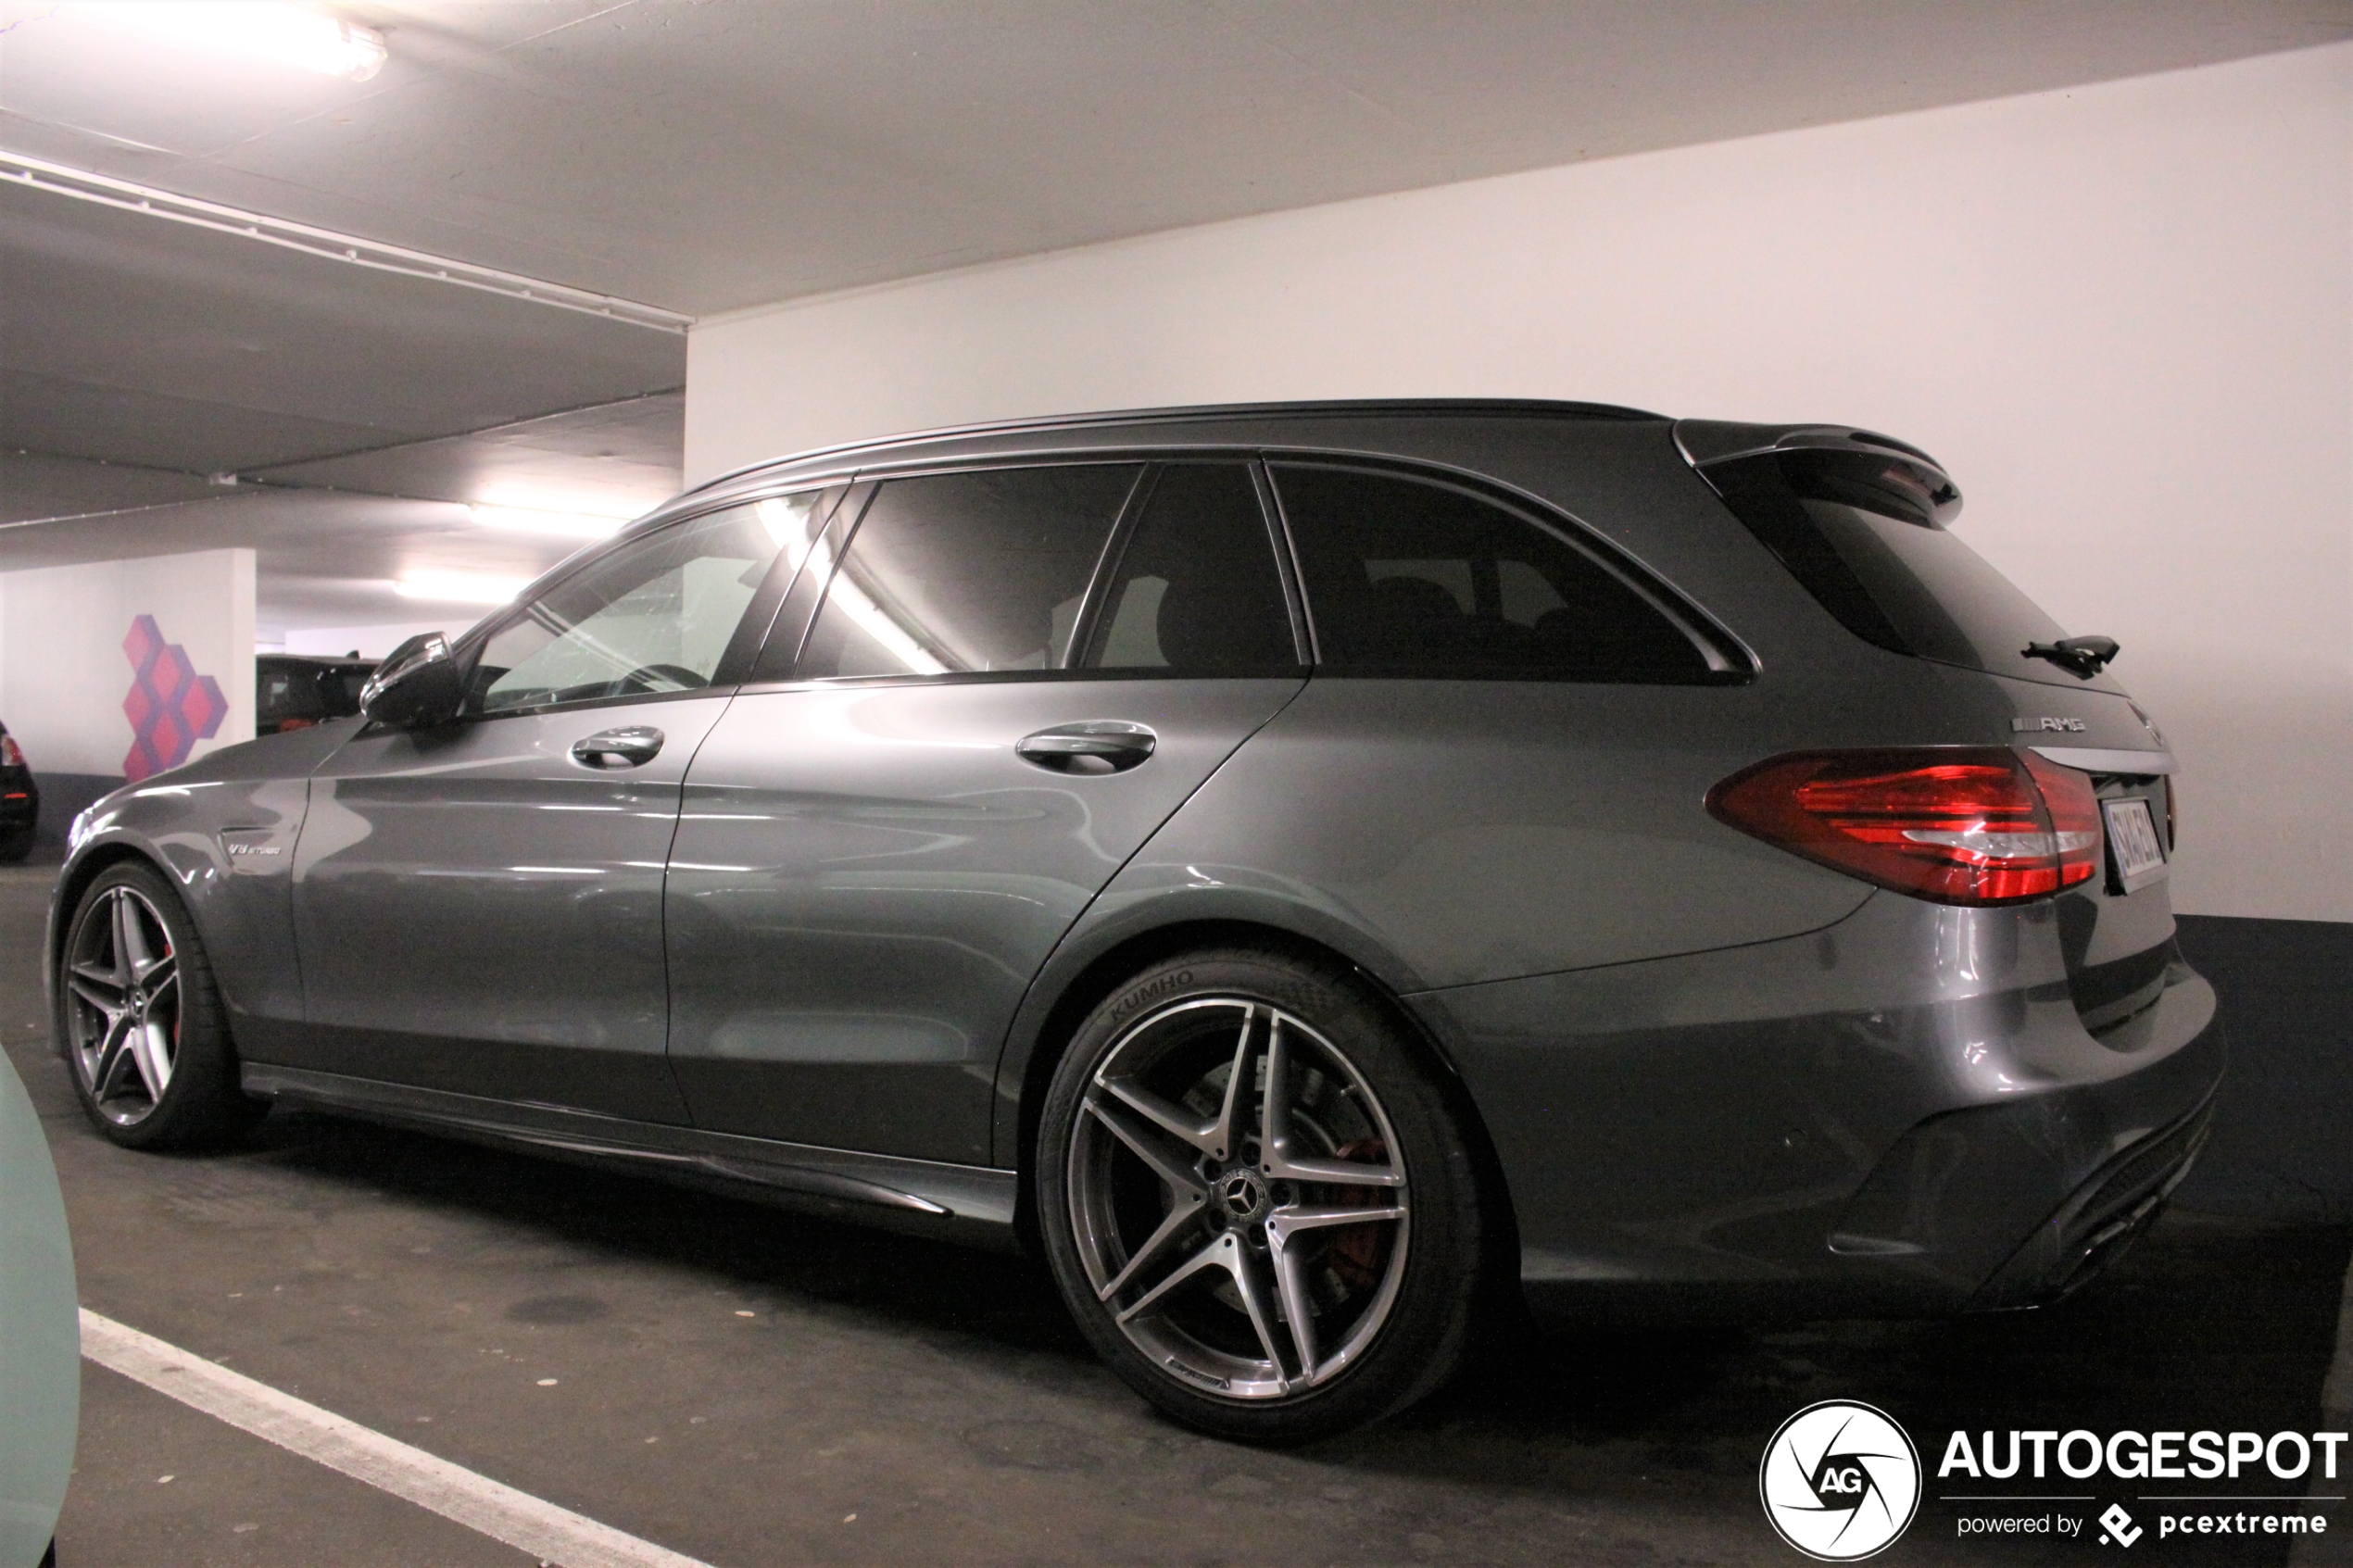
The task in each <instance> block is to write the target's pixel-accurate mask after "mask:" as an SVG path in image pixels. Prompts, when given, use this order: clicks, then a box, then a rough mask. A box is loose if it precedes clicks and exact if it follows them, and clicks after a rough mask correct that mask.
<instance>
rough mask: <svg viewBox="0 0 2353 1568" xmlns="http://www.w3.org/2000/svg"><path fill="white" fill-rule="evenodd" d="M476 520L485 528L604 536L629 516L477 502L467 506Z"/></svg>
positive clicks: (576, 536) (618, 529)
mask: <svg viewBox="0 0 2353 1568" xmlns="http://www.w3.org/2000/svg"><path fill="white" fill-rule="evenodd" d="M466 510H467V511H469V512H471V513H472V514H473V520H474V521H475V522H477V523H479V524H480V525H481V526H483V527H484V528H501V529H505V530H506V531H507V532H508V533H547V534H552V535H554V536H555V537H557V538H560V539H605V538H610V536H611V535H613V534H615V533H619V532H621V525H622V524H623V523H624V522H626V521H629V520H628V519H627V518H622V517H598V516H596V515H595V514H594V513H590V512H574V511H551V510H548V509H547V508H542V507H495V506H487V505H484V504H481V503H477V504H475V505H473V506H471V507H468V508H466Z"/></svg>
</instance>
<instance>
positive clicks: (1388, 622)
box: [1270, 464, 1714, 683]
mask: <svg viewBox="0 0 2353 1568" xmlns="http://www.w3.org/2000/svg"><path fill="white" fill-rule="evenodd" d="M1270 471H1271V472H1272V473H1273V474H1274V477H1275V487H1276V490H1277V493H1278V494H1279V495H1281V497H1282V504H1283V514H1284V517H1285V518H1286V519H1287V520H1288V521H1289V522H1290V531H1291V539H1292V543H1293V546H1294V547H1295V548H1296V549H1297V551H1298V553H1299V567H1300V573H1301V576H1302V587H1303V588H1304V590H1305V592H1306V596H1307V602H1308V607H1309V612H1310V615H1311V616H1312V618H1313V620H1314V621H1315V637H1316V643H1317V650H1318V657H1319V659H1320V660H1321V663H1322V667H1323V668H1324V669H1327V670H1328V671H1332V672H1334V673H1337V674H1351V675H1397V676H1427V677H1433V678H1450V677H1451V678H1468V679H1482V678H1483V679H1504V680H1510V679H1535V680H1559V681H1624V682H1660V683H1679V682H1704V681H1708V680H1711V679H1713V678H1714V674H1713V671H1712V670H1711V668H1710V665H1709V662H1708V660H1707V658H1706V656H1705V655H1704V654H1703V653H1701V651H1700V650H1699V648H1698V647H1697V646H1694V645H1693V643H1692V639H1691V638H1690V637H1689V636H1687V635H1686V634H1685V633H1683V631H1682V630H1681V628H1680V627H1678V626H1677V625H1676V624H1675V622H1674V621H1671V620H1669V619H1668V618H1667V616H1666V615H1665V614H1664V613H1662V612H1661V611H1660V610H1659V609H1658V608H1656V607H1655V605H1653V604H1652V603H1651V602H1650V601H1649V600H1648V599H1646V598H1645V597H1643V596H1642V595H1641V594H1638V593H1636V592H1635V591H1634V590H1633V589H1632V588H1631V587H1629V585H1628V584H1627V583H1625V582H1624V581H1622V580H1621V579H1620V578H1619V577H1618V576H1617V574H1616V573H1615V572H1613V571H1609V570H1608V569H1607V568H1605V567H1604V566H1603V565H1602V564H1601V563H1600V562H1598V561H1597V560H1595V559H1594V558H1592V557H1591V556H1588V555H1587V554H1586V553H1585V552H1584V551H1582V550H1579V549H1578V548H1577V547H1576V546H1572V545H1570V544H1569V543H1568V542H1567V540H1565V539H1563V538H1562V537H1560V536H1559V535H1558V534H1555V533H1552V532H1550V531H1548V530H1546V529H1543V528H1541V527H1539V526H1537V525H1536V524H1535V523H1534V522H1532V521H1529V520H1528V519H1526V518H1523V517H1521V516H1519V515H1518V514H1516V513H1515V512H1511V511H1508V510H1505V509H1504V508H1502V507H1500V506H1497V505H1495V504H1494V503H1492V502H1490V501H1486V500H1483V499H1481V498H1479V497H1478V496H1476V495H1468V494H1466V493H1465V492H1463V491H1460V490H1456V489H1453V488H1451V487H1449V486H1446V485H1442V484H1435V483H1428V482H1425V481H1422V480H1416V479H1407V478H1403V477H1401V476H1399V475H1396V474H1388V473H1371V472H1366V471H1365V470H1354V469H1340V468H1323V467H1318V466H1311V465H1307V464H1275V465H1272V466H1271V470H1270Z"/></svg>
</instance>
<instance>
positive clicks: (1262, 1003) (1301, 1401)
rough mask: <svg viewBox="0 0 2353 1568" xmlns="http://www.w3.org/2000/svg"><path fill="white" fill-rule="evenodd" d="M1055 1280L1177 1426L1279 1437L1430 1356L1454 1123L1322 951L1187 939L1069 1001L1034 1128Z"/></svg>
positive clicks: (1380, 1404) (1448, 1269) (1356, 1417)
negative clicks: (1316, 959)
mask: <svg viewBox="0 0 2353 1568" xmlns="http://www.w3.org/2000/svg"><path fill="white" fill-rule="evenodd" d="M1037 1172H1038V1215H1039V1220H1040V1228H1041V1230H1042V1231H1043V1233H1044V1237H1045V1241H1046V1248H1047V1253H1048V1256H1049V1258H1050V1260H1051V1263H1052V1266H1053V1271H1054V1275H1055V1279H1056V1281H1057V1283H1058V1284H1059V1285H1060V1286H1061V1287H1062V1291H1063V1297H1064V1298H1065V1299H1066V1300H1067V1301H1068V1302H1069V1304H1070V1307H1071V1311H1073V1312H1074V1313H1075V1314H1076V1317H1077V1319H1078V1322H1079V1325H1080V1326H1081V1328H1083V1329H1084V1330H1085V1332H1086V1334H1087V1336H1088V1339H1089V1340H1091V1341H1092V1342H1093V1344H1094V1346H1095V1348H1096V1349H1097V1350H1098V1351H1100V1352H1101V1354H1102V1356H1103V1357H1104V1359H1105V1360H1106V1361H1109V1362H1110V1363H1111V1365H1112V1367H1113V1368H1114V1370H1115V1371H1116V1372H1118V1373H1119V1374H1120V1375H1121V1376H1122V1377H1123V1378H1125V1379H1126V1381H1127V1383H1128V1384H1129V1385H1130V1386H1133V1387H1134V1388H1135V1389H1136V1390H1137V1391H1138V1392H1139V1393H1141V1394H1142V1395H1143V1396H1144V1397H1145V1398H1146V1399H1150V1400H1151V1402H1152V1403H1153V1404H1155V1405H1157V1406H1159V1407H1160V1409H1161V1410H1163V1411H1165V1412H1167V1413H1168V1414H1169V1415H1171V1416H1173V1417H1175V1418H1176V1420H1178V1421H1181V1422H1183V1423H1184V1424H1187V1425H1189V1426H1192V1427H1195V1428H1197V1429H1199V1430H1202V1431H1204V1432H1209V1433H1213V1434H1214V1435H1217V1436H1226V1437H1234V1438H1239V1439H1242V1440H1245V1441H1255V1442H1302V1441H1306V1440H1308V1439H1311V1438H1315V1437H1320V1436H1326V1435H1328V1434H1330V1433H1334V1432H1338V1431H1342V1430H1346V1429H1347V1428H1350V1427H1353V1426H1356V1425H1359V1424H1363V1423H1365V1422H1368V1421H1372V1420H1376V1419H1378V1417H1380V1416H1383V1415H1386V1414H1389V1413H1390V1412H1391V1411H1396V1410H1398V1409H1401V1408H1403V1406H1404V1405H1406V1404H1409V1403H1411V1402H1412V1401H1413V1400H1415V1399H1418V1398H1420V1397H1421V1396H1422V1395H1424V1394H1426V1393H1428V1392H1429V1391H1430V1390H1431V1389H1432V1388H1435V1387H1436V1386H1438V1385H1439V1384H1440V1383H1441V1382H1443V1381H1444V1380H1445V1378H1446V1377H1447V1375H1448V1374H1450V1373H1451V1372H1452V1371H1453V1367H1454V1365H1455V1364H1456V1362H1457V1361H1459V1360H1460V1359H1461V1356H1462V1351H1463V1347H1464V1344H1465V1342H1466V1338H1467V1336H1468V1330H1469V1322H1470V1314H1471V1304H1472V1296H1473V1291H1474V1287H1475V1286H1476V1284H1477V1279H1478V1203H1477V1193H1476V1182H1475V1180H1474V1178H1473V1173H1472V1169H1471V1163H1470V1160H1469V1157H1468V1155H1467V1153H1466V1146H1465V1142H1464V1139H1463V1136H1462V1135H1461V1132H1460V1130H1459V1129H1458V1128H1457V1127H1456V1125H1455V1123H1454V1121H1453V1116H1452V1115H1451V1114H1450V1112H1449V1111H1448V1110H1447V1107H1446V1105H1445V1102H1444V1100H1443V1098H1442V1097H1441V1095H1440V1094H1439V1093H1438V1091H1437V1088H1436V1087H1435V1085H1433V1084H1432V1082H1431V1080H1430V1078H1429V1076H1428V1073H1426V1072H1425V1071H1424V1069H1423V1068H1422V1067H1421V1065H1420V1064H1419V1062H1417V1061H1416V1060H1415V1057H1414V1054H1413V1052H1412V1051H1411V1050H1410V1049H1409V1048H1408V1046H1407V1044H1406V1042H1405V1041H1404V1040H1403V1038H1402V1037H1401V1033H1400V1030H1399V1029H1398V1027H1397V1026H1396V1024H1394V1023H1393V1022H1391V1021H1390V1017H1389V1016H1388V1015H1387V1013H1386V1012H1385V1010H1383V1009H1382V1007H1381V1006H1380V1004H1379V1003H1378V1001H1377V1000H1376V999H1375V998H1373V997H1371V996H1369V995H1368V994H1366V992H1365V989H1364V988H1363V986H1362V985H1361V983H1359V982H1358V981H1356V980H1355V979H1354V978H1353V976H1352V975H1350V974H1349V973H1348V972H1346V971H1344V970H1342V969H1340V968H1339V967H1338V966H1336V965H1331V966H1327V965H1323V964H1317V963H1312V962H1307V961H1302V960H1297V959H1292V958H1289V957H1285V956H1280V955H1276V954H1267V953H1255V952H1250V951H1241V950H1235V951H1218V952H1203V953H1195V954H1190V955H1187V956H1184V957H1180V958H1177V959H1174V960H1168V961H1166V962H1164V963H1162V964H1158V965H1155V966H1154V967H1153V968H1151V969H1150V970H1147V971H1145V972H1143V973H1141V974H1139V975H1137V976H1136V977H1135V978H1134V979H1133V980H1132V981H1130V982H1129V983H1128V984H1127V985H1125V986H1123V987H1122V988H1121V989H1120V990H1119V991H1118V992H1117V993H1115V994H1114V995H1113V996H1112V997H1108V998H1106V999H1105V1000H1104V1001H1103V1002H1102V1003H1101V1005H1100V1006H1098V1007H1097V1008H1096V1010H1094V1012H1093V1013H1092V1014H1091V1015H1090V1016H1089V1017H1088V1020H1087V1021H1086V1022H1085V1023H1083V1024H1081V1025H1080V1027H1079V1029H1078V1032H1077V1034H1076V1036H1075V1037H1074V1039H1073V1040H1072V1043H1071V1047H1070V1049H1069V1050H1068V1052H1066V1053H1065V1054H1064V1056H1063V1060H1062V1064H1061V1066H1060V1067H1059V1068H1058V1069H1057V1071H1056V1073H1055V1077H1054V1082H1053V1085H1052V1087H1051V1090H1050V1091H1049V1094H1048V1097H1047V1101H1046V1107H1045V1112H1044V1116H1043V1118H1042V1120H1041V1124H1040V1130H1039V1140H1038V1165H1037Z"/></svg>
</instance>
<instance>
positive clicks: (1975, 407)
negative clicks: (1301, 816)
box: [686, 45, 2353, 921]
mask: <svg viewBox="0 0 2353 1568" xmlns="http://www.w3.org/2000/svg"><path fill="white" fill-rule="evenodd" d="M1403 395H1457V396H1459V395H1478V396H1533V397H1567V398H1587V399H1594V400H1601V401H1609V402H1620V403H1629V404H1633V405H1636V406H1639V407H1645V408H1656V409H1659V410H1662V411H1666V412H1670V413H1675V414H1692V415H1703V416H1707V417H1713V418H1719V419H1739V420H1848V421H1853V422H1855V423H1857V424H1862V425H1867V426H1870V427H1874V428H1877V429H1881V430H1884V431H1887V432H1890V433H1894V434H1897V435H1900V436H1903V437H1905V438H1906V439H1908V440H1911V441H1914V442H1917V443H1919V444H1920V445H1924V446H1925V447H1927V448H1928V449H1929V450H1930V451H1931V452H1933V453H1935V454H1936V455H1937V456H1938V457H1939V458H1942V459H1943V460H1944V462H1945V463H1946V464H1947V465H1948V466H1949V467H1950V468H1951V469H1952V470H1953V471H1954V473H1955V475H1956V477H1957V479H1958V480H1959V482H1960V485H1961V488H1962V491H1963V493H1964V495H1966V496H1967V497H1968V504H1967V508H1966V511H1965V514H1964V516H1963V517H1962V519H1961V522H1960V526H1959V532H1960V533H1962V534H1963V536H1964V537H1966V538H1968V539H1969V541H1970V542H1971V543H1973V544H1974V545H1975V546H1977V547H1978V548H1979V549H1980V550H1981V551H1982V552H1983V553H1985V554H1986V555H1988V556H1990V557H1991V558H1993V559H1994V562H1995V563H1996V564H1997V565H1999V566H2000V567H2002V568H2003V570H2005V571H2007V572H2008V573H2009V574H2010V575H2011V576H2012V577H2013V578H2015V579H2016V580H2017V581H2018V582H2019V583H2021V584H2022V585H2023V586H2024V587H2025V588H2026V589H2027V590H2028V591H2029V592H2030V593H2032V595H2033V596H2035V597H2036V598H2038V599H2039V600H2041V601H2042V603H2043V604H2044V605H2045V608H2049V609H2050V610H2051V611H2052V612H2053V613H2054V614H2055V615H2056V616H2057V618H2058V619H2059V620H2060V621H2063V622H2065V623H2066V624H2067V625H2068V626H2069V627H2070V630H2072V631H2077V632H2105V633H2109V634H2111V635H2114V636H2116V637H2118V638H2119V639H2120V641H2121V642H2122V643H2123V645H2124V654H2123V657H2122V659H2121V660H2120V663H2119V665H2118V668H2117V673H2118V674H2119V676H2120V678H2121V679H2122V680H2123V681H2124V682H2125V683H2126V684H2128V685H2129V686H2131V687H2132V688H2133V691H2134V692H2135V693H2136V694H2137V695H2138V696H2140V697H2141V698H2142V700H2143V701H2144V703H2145V706H2148V707H2149V708H2151V709H2152V710H2154V711H2155V712H2156V713H2157V715H2158V720H2159V721H2160V722H2161V723H2162V724H2163V725H2164V726H2165V727H2166V730H2167V732H2168V734H2169V736H2170V737H2171V740H2172V742H2173V744H2174V746H2175V748H2176V749H2177V750H2178V751H2179V752H2180V754H2181V755H2182V757H2183V762H2184V766H2185V769H2186V772H2185V775H2184V778H2183V781H2182V783H2183V818H2184V827H2183V858H2182V860H2181V863H2180V865H2179V866H2178V868H2177V877H2176V884H2175V890H2174V897H2175V899H2176V901H2177V904H2178V906H2179V907H2180V908H2182V909H2184V910H2187V911H2193V912H2203V913H2212V914H2242V915H2265V916H2274V917H2291V918H2307V919H2321V920H2339V921H2343V920H2353V851H2348V846H2353V501H2348V491H2347V481H2348V479H2353V45H2339V46H2333V47H2330V48H2326V49H2316V50H2309V51H2304V52H2300V53H2296V54H2291V55H2281V56H2270V57H2267V58H2263V59H2258V60H2252V61H2245V62H2240V63H2237V64H2233V65H2228V66H2220V67H2214V68H2209V69H2199V70H2194V71H2185V72H2179V73H2174V74H2169V75H2164V76H2156V77H2147V78H2142V79H2139V80H2135V81H2131V82H2113V83H2108V84H2104V85H2099V86H2094V87H2088V88H2082V89H2077V90H2073V91H2069V92H2060V93H2048V94H2035V95H2033V96H2030V97H2021V98H2009V99H2002V100H1996V101H1994V102H1989V103H1982V104H1972V105H1966V106H1962V107H1957V108H1949V109H1939V110H1933V111H1930V112H1926V113H1920V114H1913V115H1905V116H1898V117H1893V118H1889V119H1877V120H1867V121H1861V122H1857V123H1852V124H1846V125H1837V126H1830V127H1825V128H1821V129H1816V130H1808V131H1801V132H1787V133H1783V134H1778V135H1772V136H1763V137H1756V138H1754V139H1750V140H1744V141H1739V142H1728V143H1719V144H1714V145H1710V146H1703V147H1692V148H1683V149H1678V150H1675V151H1671V152H1665V153H1656V154H1649V155H1644V156H1642V157H1627V158H1620V159H1615V160H1610V161H1605V162H1599V163H1589V164H1582V165H1578V166H1574V167H1570V168H1566V169H1547V170H1541V171H1539V172H1536V173H1532V174H1522V175H1513V176H1508V177H1505V178H1502V179H1495V180H1486V181H1478V182H1469V183H1465V184H1459V185H1452V186H1445V187H1441V188H1438V189H1434V190H1428V191H1420V192H1415V193H1410V194H1404V195H1398V196H1388V197H1379V198H1375V199H1371V200H1365V201H1356V202H1348V203H1342V204H1340V205H1336V206H1331V207H1317V208H1311V209H1306V210H1302V211H1296V212H1289V213H1278V214H1275V215H1273V216H1270V217H1265V218H1256V219H1246V220H1238V221H1235V222H1231V223H1223V224H1216V225H1211V226H1208V227H1204V228H1199V229H1191V230H1183V231H1177V232H1171V233H1166V234H1161V235H1154V236H1150V237H1147V238H1144V239H1140V240H1131V241H1123V242H1120V243H1117V244H1114V245H1100V246H1093V247H1089V248H1087V249H1083V250H1076V251H1066V252H1062V253H1059V254H1055V255H1051V256H1045V257H1033V258H1029V259H1026V260H1023V261H1016V262H1009V263H1003V264H1000V265H996V266H992V267H987V268H981V269H975V270H967V271H963V272H958V273H950V274H944V275H941V276H938V277H935V278H931V279H919V280H915V281H913V282H909V283H903V284H896V285H890V286H887V287H883V288H876V289H870V290H863V291H860V292H857V293H853V294H849V295H836V296H832V297H828V298H821V299H816V300H810V301H803V302H799V303H787V304H785V305H781V306H776V307H768V308H766V309H763V310H757V311H749V312H740V313H737V314H736V315H733V316H730V317H725V318H720V319H716V320H711V321H709V322H706V323H705V324H703V325H702V326H700V327H698V328H697V329H696V331H695V332H694V333H693V334H692V335H691V337H690V338H689V340H688V353H687V392H686V476H687V479H688V481H689V482H690V483H692V482H694V481H697V480H699V479H702V478H707V477H709V476H711V475H712V474H714V473H717V472H720V471H723V470H727V469H729V468H733V467H736V466H739V465H742V464H744V463H748V462H751V461H755V460H758V459H760V458H767V457H771V456H774V455H779V454H782V453H786V452H789V451H793V450H797V449H800V448H804V447H809V446H813V445H823V444H827V443H831V442H837V441H842V440H849V439H854V438H858V437H862V436H869V435H879V434H883V433H890V432H896V431H903V430H911V429H920V428H925V427H928V426H935V425H940V424H950V423H957V422H962V421H964V420H977V419H987V418H993V417H1003V416H1013V415H1023V414H1033V413H1053V412H1063V411H1070V410H1077V409H1086V408H1134V407H1139V406H1150V405H1155V404H1178V403H1206V402H1218V401H1226V400H1234V399H1243V398H1290V397H1363V396H1403Z"/></svg>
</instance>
